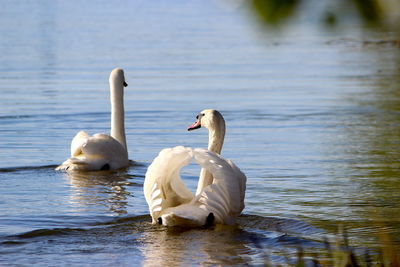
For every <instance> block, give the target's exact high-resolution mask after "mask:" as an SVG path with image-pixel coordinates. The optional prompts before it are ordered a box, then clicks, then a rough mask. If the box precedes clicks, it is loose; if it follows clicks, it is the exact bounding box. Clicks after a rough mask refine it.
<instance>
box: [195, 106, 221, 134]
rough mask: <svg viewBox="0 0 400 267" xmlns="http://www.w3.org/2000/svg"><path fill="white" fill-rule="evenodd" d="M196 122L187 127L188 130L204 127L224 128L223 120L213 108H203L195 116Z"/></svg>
mask: <svg viewBox="0 0 400 267" xmlns="http://www.w3.org/2000/svg"><path fill="white" fill-rule="evenodd" d="M196 119H197V120H196V122H194V123H193V124H192V125H190V126H189V127H188V131H192V130H195V129H199V128H201V127H205V128H207V129H216V128H225V120H224V117H222V115H221V113H220V112H219V111H217V110H215V109H205V110H203V111H201V112H200V113H199V114H198V115H197V116H196Z"/></svg>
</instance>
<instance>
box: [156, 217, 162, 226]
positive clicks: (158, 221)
mask: <svg viewBox="0 0 400 267" xmlns="http://www.w3.org/2000/svg"><path fill="white" fill-rule="evenodd" d="M157 223H158V224H159V225H161V224H162V218H161V217H158V220H157Z"/></svg>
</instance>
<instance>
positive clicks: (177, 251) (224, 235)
mask: <svg viewBox="0 0 400 267" xmlns="http://www.w3.org/2000/svg"><path fill="white" fill-rule="evenodd" d="M247 234H248V233H247V232H246V231H243V230H241V229H240V228H239V227H237V226H225V225H218V226H216V227H215V228H211V229H191V230H188V229H182V228H168V229H166V228H164V227H154V229H153V230H152V231H146V232H144V233H143V236H142V237H141V238H140V240H139V241H141V242H142V243H143V246H141V250H142V254H143V256H144V260H143V262H142V265H143V266H190V265H192V264H194V262H193V261H192V260H193V259H194V258H195V260H194V261H195V263H200V264H205V265H215V264H217V265H219V264H228V265H232V264H233V265H243V264H247V263H248V262H249V261H251V259H250V258H251V255H252V254H254V251H252V250H253V248H251V246H248V242H246V241H245V240H243V239H247V238H246V237H244V235H247ZM243 237H244V238H243Z"/></svg>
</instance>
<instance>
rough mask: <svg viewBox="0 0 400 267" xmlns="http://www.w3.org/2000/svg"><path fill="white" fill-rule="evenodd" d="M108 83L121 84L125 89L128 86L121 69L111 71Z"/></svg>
mask: <svg viewBox="0 0 400 267" xmlns="http://www.w3.org/2000/svg"><path fill="white" fill-rule="evenodd" d="M109 81H110V83H114V82H115V83H116V84H122V85H123V87H127V86H128V84H127V83H126V81H125V75H124V70H123V69H121V68H115V69H113V70H112V71H111V74H110V79H109Z"/></svg>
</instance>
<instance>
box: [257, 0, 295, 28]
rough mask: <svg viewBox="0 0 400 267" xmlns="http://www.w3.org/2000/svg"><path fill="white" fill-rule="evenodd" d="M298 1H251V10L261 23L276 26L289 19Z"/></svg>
mask: <svg viewBox="0 0 400 267" xmlns="http://www.w3.org/2000/svg"><path fill="white" fill-rule="evenodd" d="M299 2H300V0H251V5H252V8H253V10H254V11H255V12H256V14H257V15H258V17H259V18H260V19H261V21H262V22H264V23H267V24H278V23H280V22H282V21H284V20H285V19H287V18H289V17H291V16H292V15H293V13H294V12H295V11H296V7H297V5H298V3H299Z"/></svg>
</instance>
